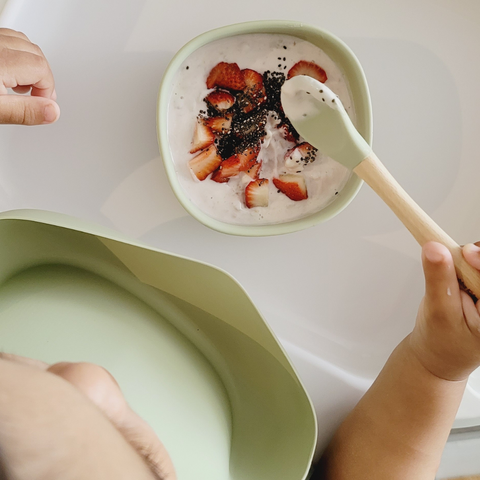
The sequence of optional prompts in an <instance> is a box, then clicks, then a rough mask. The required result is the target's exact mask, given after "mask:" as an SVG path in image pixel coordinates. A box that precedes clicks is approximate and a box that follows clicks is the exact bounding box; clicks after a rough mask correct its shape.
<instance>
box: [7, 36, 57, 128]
mask: <svg viewBox="0 0 480 480" xmlns="http://www.w3.org/2000/svg"><path fill="white" fill-rule="evenodd" d="M8 88H11V89H13V91H14V92H15V93H20V94H21V93H28V92H31V94H30V95H15V94H13V95H8V91H7V89H8ZM56 98H57V95H56V93H55V82H54V79H53V75H52V71H51V69H50V65H49V64H48V62H47V59H46V58H45V56H44V55H43V52H42V50H41V49H40V47H38V46H37V45H35V44H33V43H32V42H30V40H29V39H28V37H27V36H26V35H24V34H23V33H21V32H17V31H15V30H10V29H8V28H0V124H1V123H12V124H21V125H40V124H44V123H53V122H55V121H56V120H57V119H58V117H59V116H60V109H59V107H58V105H57V103H56V101H55V100H56Z"/></svg>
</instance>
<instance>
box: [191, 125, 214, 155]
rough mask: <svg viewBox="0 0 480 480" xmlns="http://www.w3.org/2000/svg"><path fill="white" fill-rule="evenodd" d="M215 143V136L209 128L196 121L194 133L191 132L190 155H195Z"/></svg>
mask: <svg viewBox="0 0 480 480" xmlns="http://www.w3.org/2000/svg"><path fill="white" fill-rule="evenodd" d="M214 141H215V135H214V133H213V131H212V129H211V128H209V127H207V126H206V125H204V124H203V122H201V121H198V120H197V124H196V125H195V131H194V132H193V140H192V148H191V149H190V153H196V152H198V151H199V150H203V149H204V148H207V147H208V146H209V145H211V144H212V143H213V142H214Z"/></svg>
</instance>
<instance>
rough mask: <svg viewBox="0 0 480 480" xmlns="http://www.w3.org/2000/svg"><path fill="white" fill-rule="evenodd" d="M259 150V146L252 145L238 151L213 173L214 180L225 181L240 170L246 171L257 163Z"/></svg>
mask: <svg viewBox="0 0 480 480" xmlns="http://www.w3.org/2000/svg"><path fill="white" fill-rule="evenodd" d="M259 151H260V148H259V147H252V148H249V149H247V150H245V151H244V152H242V153H237V154H236V155H232V156H231V157H229V158H227V159H226V160H224V161H223V162H222V164H221V165H220V166H219V168H218V170H217V171H216V172H215V173H214V174H213V175H212V180H214V181H215V182H218V183H224V182H228V179H229V178H230V177H234V176H235V175H238V174H239V173H240V172H246V171H247V170H249V169H250V168H252V167H253V166H254V165H255V163H256V161H257V157H258V152H259Z"/></svg>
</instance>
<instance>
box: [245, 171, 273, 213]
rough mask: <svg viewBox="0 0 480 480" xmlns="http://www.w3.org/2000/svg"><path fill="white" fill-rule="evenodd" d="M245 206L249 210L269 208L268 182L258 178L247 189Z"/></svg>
mask: <svg viewBox="0 0 480 480" xmlns="http://www.w3.org/2000/svg"><path fill="white" fill-rule="evenodd" d="M245 205H246V206H247V207H248V208H254V207H268V180H267V179H266V178H257V180H254V181H253V182H250V183H249V184H248V185H247V186H246V187H245Z"/></svg>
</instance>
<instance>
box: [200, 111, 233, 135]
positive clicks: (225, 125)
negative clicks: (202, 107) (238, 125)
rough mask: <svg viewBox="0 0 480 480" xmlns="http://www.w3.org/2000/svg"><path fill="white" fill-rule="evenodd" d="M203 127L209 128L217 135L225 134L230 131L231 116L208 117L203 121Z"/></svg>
mask: <svg viewBox="0 0 480 480" xmlns="http://www.w3.org/2000/svg"><path fill="white" fill-rule="evenodd" d="M203 123H204V125H206V126H207V127H208V128H211V129H212V130H213V131H214V132H217V133H227V132H228V131H230V127H231V125H232V116H231V115H225V116H224V117H210V118H205V119H204V120H203Z"/></svg>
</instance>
